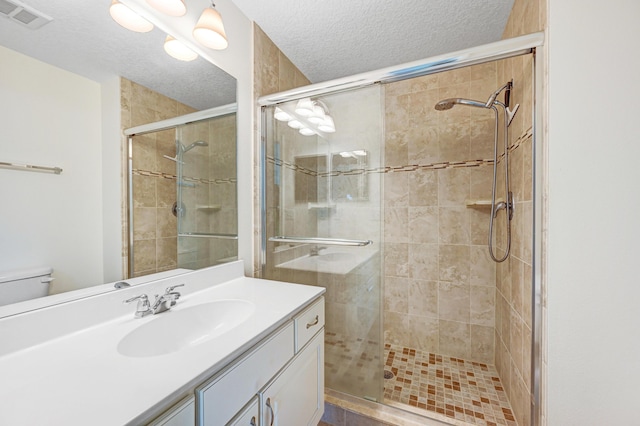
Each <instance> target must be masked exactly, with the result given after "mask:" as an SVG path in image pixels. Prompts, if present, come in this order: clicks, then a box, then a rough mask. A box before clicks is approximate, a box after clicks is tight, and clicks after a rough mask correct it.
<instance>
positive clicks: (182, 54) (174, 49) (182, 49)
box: [164, 35, 198, 62]
mask: <svg viewBox="0 0 640 426" xmlns="http://www.w3.org/2000/svg"><path fill="white" fill-rule="evenodd" d="M164 50H165V52H167V53H168V54H169V55H171V56H173V57H174V58H176V59H178V60H180V61H185V62H188V61H193V60H194V59H196V58H197V57H198V54H197V53H196V52H194V51H193V50H191V49H189V48H188V47H187V46H185V45H184V44H183V43H182V42H181V41H179V40H176V39H175V38H173V37H171V36H170V35H168V36H167V38H166V39H165V41H164Z"/></svg>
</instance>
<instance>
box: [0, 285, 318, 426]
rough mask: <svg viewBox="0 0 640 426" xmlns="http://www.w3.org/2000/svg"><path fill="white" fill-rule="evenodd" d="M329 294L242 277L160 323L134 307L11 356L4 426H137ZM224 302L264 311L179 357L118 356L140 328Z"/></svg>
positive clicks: (1, 414)
mask: <svg viewBox="0 0 640 426" xmlns="http://www.w3.org/2000/svg"><path fill="white" fill-rule="evenodd" d="M323 292H324V289H323V288H321V287H310V286H302V285H296V284H288V283H282V282H277V281H267V280H259V279H254V278H246V277H239V278H235V279H232V280H230V281H226V282H224V283H221V284H217V285H214V286H213V287H210V288H208V289H205V290H201V291H198V292H196V293H192V294H188V295H186V296H183V297H181V298H180V300H178V304H177V305H176V306H175V307H174V308H173V309H172V310H171V311H167V312H164V313H161V314H158V315H156V316H148V317H145V318H142V319H134V317H133V312H134V311H135V306H131V307H130V308H131V309H130V311H131V312H130V313H128V314H127V315H124V316H118V317H117V318H114V319H111V320H110V321H107V322H103V323H100V324H97V325H95V326H92V327H89V328H86V329H82V330H78V331H76V332H74V333H71V334H66V335H63V336H59V337H57V338H55V339H52V340H49V341H46V342H44V343H41V344H38V345H35V346H31V347H27V348H24V349H21V350H18V351H16V352H13V353H8V354H6V355H4V356H2V357H0V424H1V425H11V426H18V425H29V426H32V425H65V426H72V425H83V426H85V425H88V424H91V425H95V426H97V425H108V426H115V425H124V424H137V423H138V422H140V421H141V420H142V419H148V415H149V413H151V412H156V411H158V410H159V409H160V408H161V407H166V406H167V405H168V404H170V403H171V402H174V401H175V400H176V399H177V398H179V397H181V396H182V395H184V394H185V393H186V392H188V391H189V390H190V389H191V388H193V387H194V386H195V385H197V384H199V383H200V382H202V381H203V380H204V379H206V378H207V377H209V376H210V375H212V374H214V373H215V372H216V371H218V370H220V369H221V368H222V367H223V366H224V365H226V364H227V363H228V361H230V360H232V359H233V358H235V357H236V356H238V355H239V354H241V353H242V352H244V351H246V350H247V349H249V348H250V347H251V346H253V345H254V344H255V343H257V342H258V341H259V340H261V339H262V338H263V337H265V336H266V335H268V334H269V333H270V332H271V331H273V330H275V329H276V328H278V327H279V326H280V325H282V324H283V323H285V322H286V321H287V320H288V319H290V318H292V317H293V315H294V314H295V313H297V312H298V311H299V310H300V309H301V308H302V307H303V306H305V305H307V304H308V303H309V302H311V301H312V300H314V299H316V298H317V297H318V296H320V295H321V294H322V293H323ZM112 299H113V298H111V299H110V301H111V302H113V300H112ZM220 299H242V300H248V301H251V302H253V303H254V304H255V306H256V310H255V312H254V314H253V315H252V316H251V317H250V318H249V319H248V320H246V321H245V322H244V323H242V324H240V325H238V326H237V327H236V328H234V329H232V330H230V331H229V332H227V333H225V334H223V335H221V336H218V337H216V338H214V339H211V340H209V341H204V342H202V343H200V344H198V345H195V346H192V347H187V348H184V349H182V350H180V351H177V352H174V353H170V354H166V355H160V356H154V357H145V358H132V357H127V356H124V355H121V354H120V353H119V352H118V351H117V346H118V342H119V341H120V340H121V339H122V338H123V337H124V336H125V335H127V333H129V332H130V331H131V330H133V329H135V328H136V327H138V326H140V325H142V324H144V323H146V322H148V321H153V319H154V318H156V317H158V316H160V315H162V316H168V315H171V314H172V313H173V312H174V311H179V310H180V309H185V308H188V307H190V306H195V305H198V304H201V303H206V302H209V301H214V300H220ZM72 303H82V301H78V302H72ZM134 305H135V303H134ZM48 326H55V324H49V325H48ZM230 391H233V390H232V389H230ZM156 414H157V413H156Z"/></svg>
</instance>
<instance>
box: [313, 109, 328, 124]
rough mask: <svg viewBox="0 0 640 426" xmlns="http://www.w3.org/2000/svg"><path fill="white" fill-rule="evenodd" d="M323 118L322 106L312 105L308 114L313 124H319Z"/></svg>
mask: <svg viewBox="0 0 640 426" xmlns="http://www.w3.org/2000/svg"><path fill="white" fill-rule="evenodd" d="M324 120H325V113H324V108H322V107H321V106H320V105H314V106H313V113H312V114H311V115H310V116H309V121H310V122H312V123H313V124H320V123H322V122H324Z"/></svg>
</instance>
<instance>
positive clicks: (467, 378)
mask: <svg viewBox="0 0 640 426" xmlns="http://www.w3.org/2000/svg"><path fill="white" fill-rule="evenodd" d="M384 358H385V371H386V372H388V371H390V372H392V373H393V375H394V377H392V378H390V379H385V381H384V397H385V402H386V403H390V404H391V405H397V404H398V403H399V404H405V405H408V406H409V407H411V408H410V409H411V411H413V412H416V413H419V412H420V410H426V411H431V412H435V413H439V414H441V415H445V416H446V417H449V418H452V419H455V420H458V421H462V422H466V423H468V424H472V425H481V426H497V425H507V426H517V423H516V421H515V418H514V415H513V412H512V411H511V406H510V405H509V400H508V398H507V395H506V393H505V391H504V388H503V387H502V383H501V382H500V378H499V377H498V373H497V371H496V369H495V367H493V366H491V365H487V364H482V363H478V362H471V361H465V360H462V359H458V358H453V357H448V356H443V355H437V354H432V353H429V352H424V351H420V350H416V349H411V348H403V347H400V346H395V345H388V344H387V345H385V349H384ZM387 375H388V374H387Z"/></svg>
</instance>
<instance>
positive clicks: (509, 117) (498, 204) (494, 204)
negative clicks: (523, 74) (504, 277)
mask: <svg viewBox="0 0 640 426" xmlns="http://www.w3.org/2000/svg"><path fill="white" fill-rule="evenodd" d="M512 89H513V80H511V81H509V82H507V83H506V84H505V85H504V86H502V87H500V88H499V89H498V90H496V91H495V92H493V93H492V94H491V96H489V99H488V100H487V101H486V102H482V101H476V100H472V99H464V98H449V99H444V100H442V101H440V102H438V103H436V105H435V109H436V110H438V111H446V110H449V109H451V108H453V107H454V106H456V105H466V106H471V107H474V108H486V109H492V110H493V112H494V114H495V127H494V144H493V182H492V185H491V214H490V218H489V255H490V256H491V259H493V261H495V262H504V261H505V260H507V258H508V257H509V253H510V251H511V220H512V219H513V212H514V208H515V205H514V201H513V193H512V192H511V189H510V186H509V126H510V125H511V122H512V121H513V118H514V117H515V115H516V112H517V111H518V108H519V107H520V104H516V105H515V106H514V107H513V110H512V109H511V108H510V107H509V100H510V98H511V90H512ZM503 91H504V102H500V101H499V100H498V99H497V97H498V95H499V94H500V93H501V92H503ZM497 106H499V107H501V108H502V111H503V114H504V120H503V132H502V133H503V150H504V153H503V154H502V155H504V162H503V163H504V167H503V173H504V193H503V195H504V200H500V201H498V199H497V190H496V186H497V185H496V182H497V176H498V160H499V154H498V129H499V121H500V120H499V112H498V108H497ZM501 210H504V211H505V213H506V215H507V246H506V249H505V252H504V255H503V256H502V257H496V255H495V253H494V248H493V234H494V222H495V219H496V217H497V216H498V213H499V212H500V211H501Z"/></svg>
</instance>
